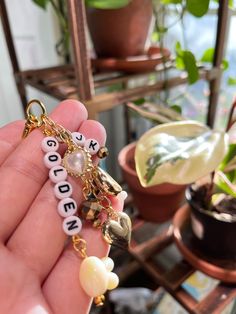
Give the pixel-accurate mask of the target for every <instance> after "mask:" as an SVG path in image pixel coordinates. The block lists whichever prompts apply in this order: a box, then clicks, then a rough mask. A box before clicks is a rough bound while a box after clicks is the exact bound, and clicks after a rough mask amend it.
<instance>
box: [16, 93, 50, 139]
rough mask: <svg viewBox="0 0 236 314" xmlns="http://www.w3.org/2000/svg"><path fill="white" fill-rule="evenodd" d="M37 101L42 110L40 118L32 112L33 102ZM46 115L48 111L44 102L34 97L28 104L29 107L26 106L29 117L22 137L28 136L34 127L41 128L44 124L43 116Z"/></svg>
mask: <svg viewBox="0 0 236 314" xmlns="http://www.w3.org/2000/svg"><path fill="white" fill-rule="evenodd" d="M35 103H36V104H37V105H39V107H40V108H41V110H42V113H41V115H40V118H38V117H37V116H36V115H34V114H32V113H31V108H32V106H33V104H35ZM45 115H47V111H46V108H45V106H44V104H43V103H42V102H41V101H39V100H37V99H32V100H31V101H30V102H29V103H28V104H27V107H26V117H27V118H26V122H25V128H24V131H23V134H22V137H23V138H26V137H27V136H28V135H29V134H30V132H32V131H33V130H34V129H36V128H40V127H41V126H42V124H43V119H42V117H43V116H45Z"/></svg>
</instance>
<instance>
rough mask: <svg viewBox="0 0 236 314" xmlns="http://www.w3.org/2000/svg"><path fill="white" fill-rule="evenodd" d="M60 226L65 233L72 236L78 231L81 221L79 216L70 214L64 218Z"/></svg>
mask: <svg viewBox="0 0 236 314" xmlns="http://www.w3.org/2000/svg"><path fill="white" fill-rule="evenodd" d="M62 227H63V230H64V231H65V233H66V234H68V235H69V236H73V235H76V234H78V233H79V232H80V230H81V228H82V223H81V220H80V219H79V217H77V216H70V217H67V218H65V219H64V221H63V224H62Z"/></svg>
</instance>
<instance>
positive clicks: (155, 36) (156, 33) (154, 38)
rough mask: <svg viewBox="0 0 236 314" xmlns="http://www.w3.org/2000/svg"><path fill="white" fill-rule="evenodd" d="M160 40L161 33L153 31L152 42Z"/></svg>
mask: <svg viewBox="0 0 236 314" xmlns="http://www.w3.org/2000/svg"><path fill="white" fill-rule="evenodd" d="M159 40H160V35H159V33H158V32H153V33H152V42H154V43H156V42H158V41H159Z"/></svg>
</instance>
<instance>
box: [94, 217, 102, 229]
mask: <svg viewBox="0 0 236 314" xmlns="http://www.w3.org/2000/svg"><path fill="white" fill-rule="evenodd" d="M101 225H102V221H101V220H100V219H96V220H94V222H93V227H94V228H100V227H101Z"/></svg>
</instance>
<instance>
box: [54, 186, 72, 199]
mask: <svg viewBox="0 0 236 314" xmlns="http://www.w3.org/2000/svg"><path fill="white" fill-rule="evenodd" d="M72 192H73V189H72V185H71V184H70V183H69V182H67V181H61V182H58V183H57V184H56V185H55V186H54V193H55V195H56V197H57V198H59V199H60V200H61V199H63V198H67V197H70V196H71V194H72Z"/></svg>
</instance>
